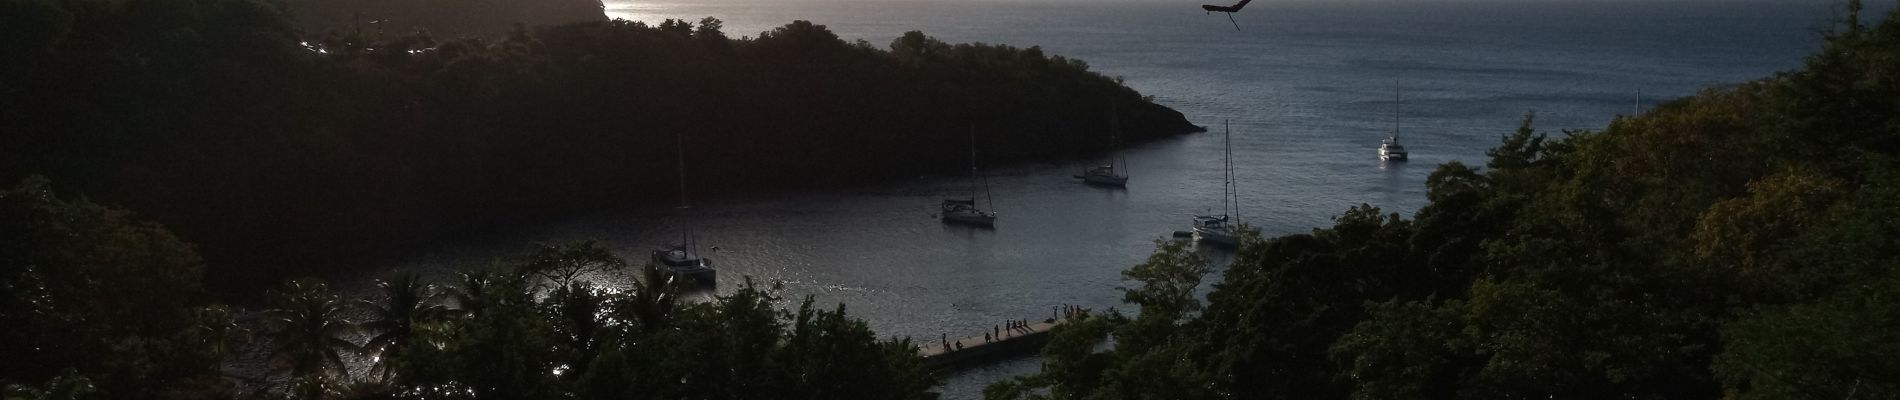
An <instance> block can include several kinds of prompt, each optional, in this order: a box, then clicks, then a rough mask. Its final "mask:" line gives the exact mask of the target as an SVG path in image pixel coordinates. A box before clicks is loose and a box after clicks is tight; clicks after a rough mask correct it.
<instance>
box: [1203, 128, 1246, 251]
mask: <svg viewBox="0 0 1900 400" xmlns="http://www.w3.org/2000/svg"><path fill="white" fill-rule="evenodd" d="M1222 125H1227V122H1225V121H1223V122H1222ZM1233 136H1234V134H1233V127H1232V126H1227V133H1226V136H1224V137H1222V138H1221V146H1222V147H1223V149H1222V154H1221V159H1222V161H1221V169H1222V171H1221V172H1222V173H1223V174H1224V175H1223V176H1222V179H1221V199H1220V201H1221V207H1220V208H1221V210H1220V211H1221V214H1220V215H1195V216H1194V240H1197V241H1200V242H1203V243H1208V244H1214V245H1220V246H1230V247H1231V246H1235V245H1238V244H1239V243H1240V234H1239V233H1240V230H1239V227H1238V226H1235V225H1237V223H1236V222H1235V221H1236V220H1239V219H1240V189H1239V187H1238V186H1237V185H1236V184H1235V182H1234V145H1233ZM1230 210H1231V211H1232V214H1229V213H1228V212H1229V211H1230Z"/></svg>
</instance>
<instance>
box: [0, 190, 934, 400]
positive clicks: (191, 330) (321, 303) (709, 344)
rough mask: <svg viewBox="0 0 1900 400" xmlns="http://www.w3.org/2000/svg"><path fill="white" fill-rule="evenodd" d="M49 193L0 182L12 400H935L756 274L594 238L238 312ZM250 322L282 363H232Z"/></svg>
mask: <svg viewBox="0 0 1900 400" xmlns="http://www.w3.org/2000/svg"><path fill="white" fill-rule="evenodd" d="M47 186H48V185H47V183H46V181H45V180H43V179H39V178H35V179H32V180H28V181H26V182H24V183H22V184H21V185H20V186H19V187H17V188H15V189H13V190H9V191H0V216H4V217H6V218H4V219H0V221H4V223H3V224H0V239H4V240H0V244H4V245H3V246H0V267H5V269H3V270H0V272H4V274H0V326H6V327H7V328H6V329H0V335H3V336H0V339H5V340H3V341H0V354H3V355H5V357H4V359H5V360H6V362H4V363H0V388H4V392H0V398H5V399H8V400H15V399H174V398H175V399H209V398H239V399H372V398H379V399H404V398H414V399H425V398H426V399H443V398H448V399H457V398H471V399H472V398H483V399H529V400H531V399H568V398H589V399H605V398H614V399H682V398H692V399H748V398H758V397H760V396H761V395H762V394H772V395H773V396H776V397H780V398H813V399H816V398H847V399H932V398H935V397H936V394H935V393H933V392H931V389H932V388H933V387H934V386H936V378H935V377H934V376H933V375H932V374H931V372H930V371H929V370H928V369H927V368H926V366H925V365H924V364H923V360H922V358H921V357H919V356H918V354H917V351H916V348H915V346H913V345H912V344H911V343H910V342H909V341H908V340H902V339H889V340H880V339H878V338H877V337H876V336H875V334H874V333H873V332H872V331H871V330H870V328H869V327H868V326H867V325H865V323H864V322H863V321H861V320H857V319H854V318H851V317H849V316H847V315H846V313H845V309H844V306H843V305H840V306H838V308H836V309H833V310H823V309H818V308H814V307H813V305H812V301H811V299H809V298H807V299H806V300H805V301H804V303H803V304H801V305H799V306H798V307H797V308H796V309H795V310H786V309H782V308H780V307H779V305H778V304H780V303H781V302H782V301H781V300H780V299H779V298H777V297H775V296H774V295H773V294H772V293H773V290H772V289H762V288H757V287H754V286H753V285H751V283H750V282H747V284H746V285H744V286H743V287H741V289H740V290H739V291H738V293H735V294H733V295H731V296H727V297H719V298H716V299H714V300H713V301H709V302H698V303H690V304H689V303H685V302H681V301H679V300H678V296H680V292H681V288H680V287H678V285H676V284H674V283H673V281H672V280H671V279H669V278H668V277H667V276H666V275H664V274H662V273H660V272H658V270H657V269H655V268H651V267H645V266H643V267H630V266H629V265H628V263H626V262H625V261H622V260H621V259H619V258H618V257H615V256H614V255H613V254H611V253H610V252H608V251H607V250H606V249H605V248H603V247H601V246H599V245H598V244H595V243H593V242H575V243H566V244H558V245H537V246H535V247H534V248H532V249H530V251H528V252H525V253H523V254H522V255H520V256H517V257H513V258H509V259H505V260H500V261H498V262H497V263H495V264H494V265H492V266H490V267H488V268H486V269H481V270H478V271H477V272H471V273H468V274H466V275H464V276H463V277H462V278H461V279H459V280H457V282H454V283H453V284H450V285H435V284H431V283H427V282H424V281H422V280H420V279H419V278H417V277H416V276H415V275H414V274H408V273H398V274H395V275H393V276H390V277H389V278H387V279H384V280H380V281H379V282H378V285H377V286H378V288H379V289H380V290H379V291H378V293H376V294H374V295H372V297H371V298H366V299H358V300H351V299H346V298H343V297H342V296H341V295H340V294H339V293H337V292H336V291H334V290H332V289H331V288H330V287H329V286H328V285H327V284H325V283H324V282H322V281H320V280H315V279H298V280H292V281H290V282H287V283H286V284H285V285H283V286H282V287H281V288H279V289H275V290H272V291H270V294H269V296H268V297H269V300H268V302H267V308H266V309H265V310H263V311H259V312H255V313H241V312H236V311H232V310H231V309H229V308H226V307H223V306H216V305H207V303H205V302H204V296H203V294H202V293H201V291H200V289H199V286H198V284H197V282H196V279H197V278H198V277H199V276H200V273H199V271H200V268H201V267H200V263H199V261H198V259H197V257H196V256H195V255H194V253H193V252H192V250H191V247H190V246H189V245H186V244H184V243H183V242H181V241H179V240H178V239H177V238H175V237H173V236H172V235H171V234H170V233H168V232H167V231H166V230H165V229H164V228H162V227H159V226H157V225H155V224H152V223H150V222H143V221H137V220H135V219H133V218H132V217H131V216H130V215H128V213H126V212H125V211H122V210H117V209H110V208H104V207H100V206H97V205H93V204H91V203H88V202H85V201H77V202H67V201H62V200H60V199H58V198H57V197H55V196H53V194H52V191H51V190H50V189H49V188H48V187H47ZM633 274H638V275H639V276H629V275H633ZM582 277H588V278H589V279H608V280H613V281H623V282H634V283H635V285H633V286H632V287H627V288H619V289H617V290H608V289H604V288H601V287H596V286H594V285H593V284H592V283H590V282H592V281H590V280H588V279H583V278H582ZM240 314H242V315H240ZM241 320H244V321H249V320H255V321H256V322H255V323H248V322H247V323H240V322H239V321H241ZM254 331H255V332H256V333H257V334H258V335H257V336H259V337H260V338H262V339H263V341H261V342H258V345H260V346H263V347H264V349H263V351H262V353H266V355H267V357H266V358H267V359H268V368H269V371H270V373H271V375H270V376H243V375H238V374H235V373H233V372H231V371H225V370H224V369H223V367H222V366H224V365H226V363H227V362H228V361H229V360H232V357H234V356H237V355H238V353H240V352H242V351H244V350H241V349H243V348H245V346H246V344H247V343H249V342H248V341H249V339H250V338H251V336H253V335H252V334H251V333H252V332H254Z"/></svg>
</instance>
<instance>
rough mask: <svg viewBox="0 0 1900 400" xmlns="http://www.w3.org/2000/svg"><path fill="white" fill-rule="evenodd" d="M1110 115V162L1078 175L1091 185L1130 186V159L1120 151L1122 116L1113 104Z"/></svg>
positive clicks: (1083, 181)
mask: <svg viewBox="0 0 1900 400" xmlns="http://www.w3.org/2000/svg"><path fill="white" fill-rule="evenodd" d="M1109 117H1110V118H1109V120H1108V123H1109V129H1110V130H1109V132H1110V134H1109V138H1108V141H1109V157H1108V163H1106V164H1102V165H1099V166H1095V167H1091V168H1089V169H1087V170H1084V171H1082V174H1081V175H1076V177H1077V178H1082V183H1087V184H1090V185H1100V186H1114V187H1128V173H1127V170H1128V160H1127V159H1125V158H1122V156H1121V154H1120V151H1119V150H1121V144H1122V143H1121V133H1122V129H1121V128H1122V127H1121V116H1120V115H1118V114H1115V108H1114V107H1112V106H1111V107H1109ZM1117 164H1120V165H1121V168H1120V169H1119V170H1118V169H1117V168H1116V165H1117Z"/></svg>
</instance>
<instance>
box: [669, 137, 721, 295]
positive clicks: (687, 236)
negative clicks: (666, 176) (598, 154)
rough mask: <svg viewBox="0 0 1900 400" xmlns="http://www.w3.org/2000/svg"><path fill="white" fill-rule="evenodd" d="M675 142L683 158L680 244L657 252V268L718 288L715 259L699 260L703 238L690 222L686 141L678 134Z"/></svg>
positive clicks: (680, 173) (680, 175)
mask: <svg viewBox="0 0 1900 400" xmlns="http://www.w3.org/2000/svg"><path fill="white" fill-rule="evenodd" d="M673 140H674V144H675V147H676V149H675V151H676V152H677V153H678V154H679V178H680V179H679V181H680V205H679V213H680V243H679V244H678V245H669V246H666V247H662V248H660V249H657V250H653V264H654V266H657V267H659V268H660V270H661V272H665V273H667V274H669V275H673V276H675V277H680V278H688V279H692V280H693V281H694V282H696V283H698V284H700V285H703V286H705V287H714V286H715V285H717V284H718V280H719V274H718V270H715V269H713V264H712V259H708V258H704V257H700V256H699V238H698V237H697V236H694V235H693V223H692V221H690V220H689V219H688V218H686V213H687V210H688V209H689V207H688V206H687V202H686V139H685V138H684V137H683V136H681V135H680V134H679V133H677V132H676V133H674V134H673Z"/></svg>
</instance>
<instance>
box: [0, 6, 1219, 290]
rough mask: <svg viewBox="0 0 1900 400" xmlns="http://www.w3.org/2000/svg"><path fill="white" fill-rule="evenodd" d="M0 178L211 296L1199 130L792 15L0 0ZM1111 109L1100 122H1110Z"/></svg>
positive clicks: (1110, 100)
mask: <svg viewBox="0 0 1900 400" xmlns="http://www.w3.org/2000/svg"><path fill="white" fill-rule="evenodd" d="M0 9H4V10H8V11H7V12H5V13H0V27H3V28H0V34H4V35H0V36H4V39H0V135H4V140H5V143H6V146H0V181H5V182H17V181H19V180H20V179H22V178H24V177H26V176H29V175H34V174H38V175H44V176H48V177H50V178H52V179H53V180H55V181H57V182H61V185H60V188H61V190H65V191H67V193H68V194H69V195H74V194H83V195H84V196H86V197H87V198H89V199H91V200H94V201H98V202H101V203H104V204H108V205H113V206H119V207H125V208H128V209H134V210H139V212H141V213H142V214H143V215H146V216H148V217H149V218H152V219H153V220H155V221H157V222H160V223H163V224H165V225H166V226H167V227H169V228H171V229H173V231H175V232H177V233H178V234H179V235H180V236H183V237H185V238H187V239H188V240H190V241H191V242H193V243H197V244H198V245H200V246H202V247H200V248H199V253H200V254H202V255H203V256H204V257H205V258H206V259H207V268H208V270H207V271H208V282H209V283H210V287H211V288H212V290H213V292H214V293H220V294H231V293H237V294H251V295H254V294H256V293H258V292H260V291H261V289H262V288H261V287H259V285H257V284H256V282H275V281H280V280H281V279H282V278H284V277H289V276H295V275H298V274H301V273H307V272H313V271H323V270H327V269H334V268H338V267H337V266H339V265H363V264H369V263H372V262H375V261H380V260H382V259H384V258H387V257H394V256H396V255H399V254H402V252H403V251H405V250H411V249H414V248H416V247H418V246H421V245H425V244H427V243H429V242H430V241H433V240H440V239H443V238H446V237H450V236H451V235H457V234H479V233H480V232H483V231H485V230H486V229H488V228H493V227H497V226H509V225H512V224H523V223H533V222H537V221H545V220H548V219H550V218H556V217H559V216H562V215H569V214H572V213H578V212H585V211H588V210H598V209H602V208H607V207H624V206H627V205H630V204H642V203H670V202H671V201H672V199H674V198H676V193H675V192H676V191H677V189H676V188H677V187H678V186H677V184H676V182H675V179H676V176H677V175H676V171H675V169H676V165H677V164H678V160H677V159H676V156H675V152H676V151H677V150H678V149H682V148H683V150H684V153H685V157H684V158H685V164H686V168H687V169H688V174H687V176H688V186H689V190H690V191H691V192H692V193H693V194H694V195H695V196H701V195H709V196H710V195H719V194H725V193H736V192H759V191H789V190H812V189H817V188H828V187H835V186H839V185H847V184H857V183H864V182H869V181H876V180H885V179H896V178H914V177H916V176H919V175H924V174H936V173H952V172H953V171H961V170H963V169H965V168H967V166H968V160H967V159H966V157H967V155H968V154H969V151H968V146H970V135H971V134H972V132H974V135H975V136H976V145H977V146H978V147H979V150H978V152H979V153H980V154H981V155H982V157H983V163H985V164H994V163H1005V162H1017V161H1027V160H1046V159H1052V158H1062V157H1069V156H1080V155H1084V154H1090V153H1095V152H1101V151H1104V150H1106V149H1107V146H1108V145H1109V144H1108V142H1109V141H1108V140H1107V137H1108V136H1109V133H1108V132H1109V129H1110V126H1111V123H1112V121H1113V120H1114V119H1117V118H1118V119H1119V120H1120V126H1121V127H1122V129H1123V130H1124V131H1125V132H1124V133H1123V137H1125V138H1128V139H1130V140H1131V141H1139V140H1148V139H1154V138H1159V137H1165V136H1168V135H1175V134H1180V133H1184V132H1190V131H1194V130H1198V129H1199V127H1196V126H1193V125H1191V124H1189V123H1187V122H1186V120H1185V119H1184V118H1183V117H1182V116H1181V114H1180V113H1178V112H1175V111H1173V110H1170V109H1168V108H1166V107H1163V106H1159V105H1156V104H1154V103H1153V102H1151V101H1149V99H1147V98H1145V97H1143V96H1142V95H1140V94H1139V93H1137V92H1135V91H1134V90H1132V89H1129V88H1128V87H1126V86H1124V85H1122V84H1121V82H1120V81H1119V80H1118V79H1116V78H1111V77H1108V76H1104V75H1102V74H1100V73H1097V72H1094V71H1091V70H1089V68H1088V65H1087V63H1085V62H1082V61H1081V60H1076V59H1071V58H1066V57H1062V56H1056V55H1048V54H1045V53H1044V52H1043V51H1042V50H1041V49H1040V48H1036V47H1029V48H1018V47H1013V46H1006V45H991V44H982V43H976V44H948V43H944V42H941V41H938V40H935V39H933V38H930V37H929V36H927V35H924V34H923V33H921V32H909V33H906V34H904V35H903V36H902V37H899V38H897V39H896V40H894V41H892V42H891V43H889V45H888V46H878V45H873V44H871V43H869V42H866V41H862V40H859V41H855V42H848V41H845V40H843V39H840V38H839V37H838V36H837V35H836V34H834V33H832V32H830V31H829V30H828V29H826V28H825V27H824V26H823V25H818V24H813V23H810V22H807V21H794V22H792V23H790V24H787V25H785V26H782V27H779V28H776V29H773V30H771V31H767V32H760V33H758V34H757V35H756V36H745V37H739V38H733V37H729V36H728V35H727V34H726V33H725V32H724V31H723V26H722V24H721V22H720V21H718V20H717V19H713V18H707V19H704V20H701V21H697V22H692V21H678V20H668V21H664V22H661V23H659V24H647V23H643V22H629V21H604V20H596V21H586V22H577V23H570V24H564V25H554V26H540V27H532V28H530V27H526V26H516V27H515V28H513V29H512V30H508V33H505V34H501V35H497V36H492V37H445V36H437V35H435V34H433V33H431V32H428V31H408V32H400V33H399V32H386V35H387V36H385V37H383V38H381V40H378V38H375V37H365V36H366V35H367V34H362V33H359V32H354V31H352V32H347V33H344V34H340V35H326V34H312V33H308V32H303V31H299V30H298V29H296V28H294V26H295V21H294V20H292V19H290V18H288V17H286V16H285V13H284V11H283V10H282V9H280V8H279V7H277V6H276V5H273V4H272V3H268V2H264V1H260V0H127V1H104V0H70V1H68V0H0ZM1110 110H1113V113H1114V114H1113V115H1111V111H1110Z"/></svg>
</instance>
